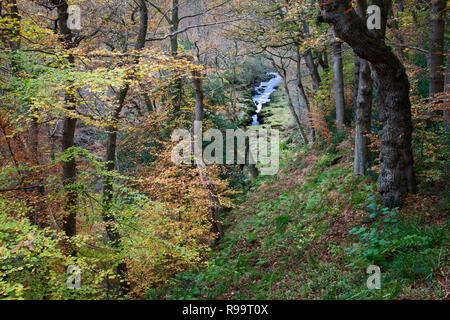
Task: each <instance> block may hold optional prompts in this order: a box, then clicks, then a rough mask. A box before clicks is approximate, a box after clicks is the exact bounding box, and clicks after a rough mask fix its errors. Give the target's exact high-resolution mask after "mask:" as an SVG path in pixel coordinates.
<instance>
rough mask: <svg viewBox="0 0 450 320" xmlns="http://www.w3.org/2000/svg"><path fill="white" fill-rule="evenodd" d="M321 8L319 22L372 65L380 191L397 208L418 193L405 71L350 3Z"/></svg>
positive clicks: (330, 1) (329, 0) (324, 3)
mask: <svg viewBox="0 0 450 320" xmlns="http://www.w3.org/2000/svg"><path fill="white" fill-rule="evenodd" d="M386 2H388V1H386ZM319 5H320V9H321V10H320V15H319V16H318V20H319V21H321V22H327V23H329V24H332V25H333V26H334V29H335V31H336V33H337V35H338V36H339V37H340V38H341V39H342V40H344V41H345V42H347V43H348V44H349V45H350V46H351V47H352V48H353V50H354V51H355V52H356V53H357V54H358V56H359V57H360V58H363V59H365V60H367V61H369V62H370V63H371V66H372V71H373V80H374V82H375V84H376V86H377V108H378V114H379V117H380V120H381V122H382V123H383V129H382V130H381V131H380V141H381V151H380V175H379V179H378V191H379V192H380V193H381V195H382V199H383V203H384V205H387V206H395V205H397V204H398V203H399V199H400V197H401V195H403V194H404V193H405V192H416V180H415V174H414V167H413V153H412V147H411V140H412V122H411V103H410V100H409V81H408V77H407V75H406V71H405V68H404V66H403V65H402V63H401V62H400V60H399V59H398V58H397V57H396V56H395V54H393V52H392V51H391V49H390V48H389V47H387V46H386V45H385V44H384V43H383V41H381V40H380V39H379V38H378V37H377V36H375V35H373V34H372V33H371V32H369V31H368V30H367V28H366V23H365V21H363V20H362V19H360V18H359V17H358V16H357V14H356V13H355V11H354V10H353V9H352V7H351V3H350V2H348V1H347V0H319ZM387 5H390V3H387Z"/></svg>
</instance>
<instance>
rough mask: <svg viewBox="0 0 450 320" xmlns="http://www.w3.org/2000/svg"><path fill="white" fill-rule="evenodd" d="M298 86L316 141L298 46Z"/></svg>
mask: <svg viewBox="0 0 450 320" xmlns="http://www.w3.org/2000/svg"><path fill="white" fill-rule="evenodd" d="M297 87H298V94H299V96H300V98H301V99H302V103H303V105H304V107H305V108H306V111H307V112H308V121H309V130H310V133H311V140H312V141H313V142H314V140H315V139H316V132H315V130H314V122H313V120H312V114H311V106H310V104H309V100H308V96H307V95H306V92H305V88H304V87H303V82H302V57H301V55H300V49H299V48H297Z"/></svg>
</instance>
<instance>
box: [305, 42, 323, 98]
mask: <svg viewBox="0 0 450 320" xmlns="http://www.w3.org/2000/svg"><path fill="white" fill-rule="evenodd" d="M304 56H305V62H306V66H307V67H308V70H309V74H310V76H311V79H312V85H313V89H314V92H315V93H317V91H319V89H320V82H321V79H320V76H319V72H318V71H317V66H316V64H315V63H314V59H313V56H312V53H311V50H308V51H306V52H305V54H304Z"/></svg>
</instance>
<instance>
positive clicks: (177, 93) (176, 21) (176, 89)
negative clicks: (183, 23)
mask: <svg viewBox="0 0 450 320" xmlns="http://www.w3.org/2000/svg"><path fill="white" fill-rule="evenodd" d="M179 6H180V3H179V0H173V1H172V16H171V19H170V21H171V25H170V32H171V33H175V32H176V31H178V27H179V25H180V17H179ZM170 54H171V55H172V56H173V57H176V56H177V55H178V35H173V36H171V37H170ZM171 91H172V94H171V97H172V104H173V105H174V107H175V109H174V112H173V114H177V113H178V112H179V111H180V109H181V102H182V98H183V96H182V95H183V79H182V78H181V77H179V78H177V79H175V80H174V83H173V84H172V85H171Z"/></svg>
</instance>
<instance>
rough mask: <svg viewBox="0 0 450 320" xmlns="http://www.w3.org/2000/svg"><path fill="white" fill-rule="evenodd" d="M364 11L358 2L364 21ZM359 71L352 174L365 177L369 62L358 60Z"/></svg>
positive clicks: (369, 113) (363, 6) (367, 158)
mask: <svg viewBox="0 0 450 320" xmlns="http://www.w3.org/2000/svg"><path fill="white" fill-rule="evenodd" d="M366 10H367V3H366V1H364V0H361V1H358V7H357V11H358V15H359V16H360V17H361V18H362V19H363V20H365V19H366ZM358 59H359V58H358ZM359 69H360V73H359V76H358V79H359V84H358V94H357V98H356V104H355V113H356V117H355V118H356V121H355V159H354V163H353V172H354V174H355V175H365V174H366V171H367V167H368V163H369V160H370V153H369V148H368V145H369V139H368V137H367V134H368V133H369V132H370V130H371V116H372V85H373V81H372V76H371V70H370V64H369V62H367V61H366V60H364V59H359Z"/></svg>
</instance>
